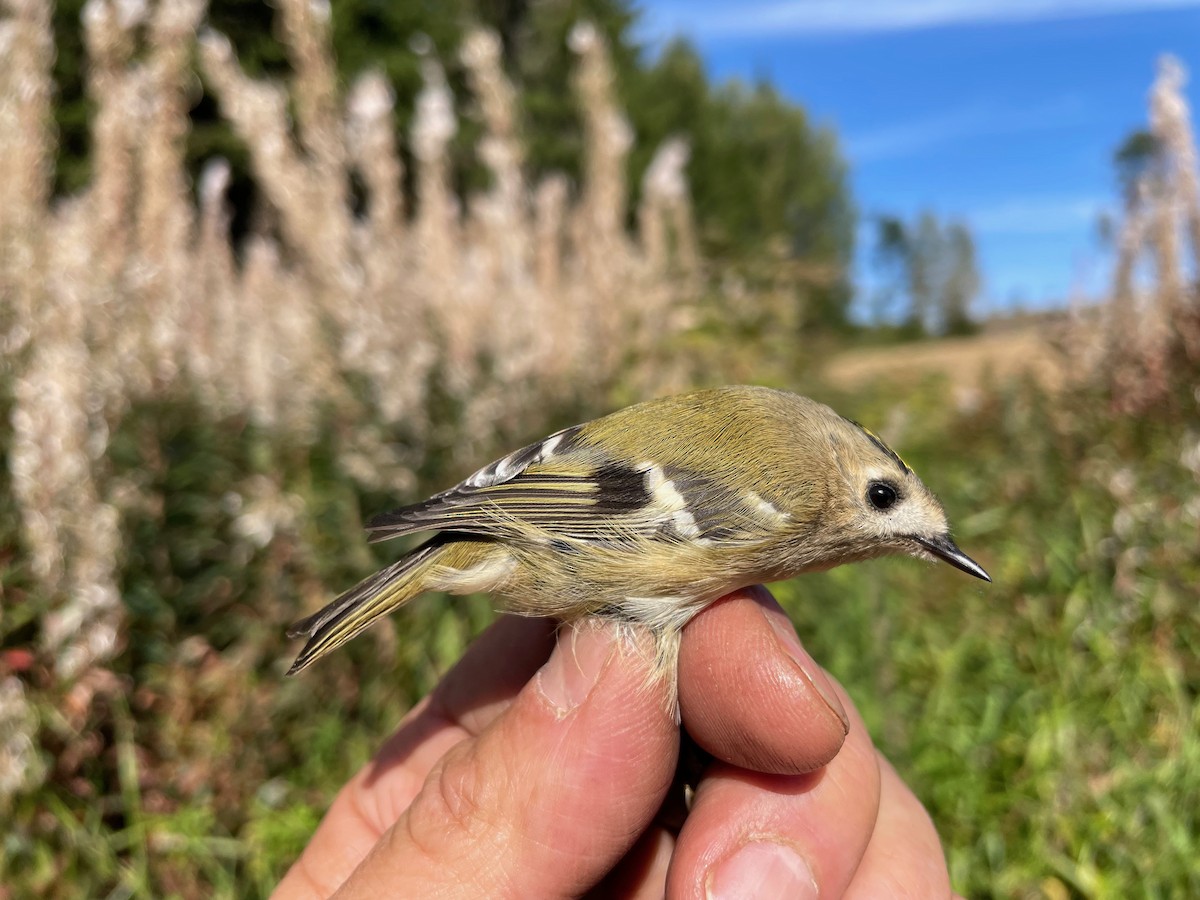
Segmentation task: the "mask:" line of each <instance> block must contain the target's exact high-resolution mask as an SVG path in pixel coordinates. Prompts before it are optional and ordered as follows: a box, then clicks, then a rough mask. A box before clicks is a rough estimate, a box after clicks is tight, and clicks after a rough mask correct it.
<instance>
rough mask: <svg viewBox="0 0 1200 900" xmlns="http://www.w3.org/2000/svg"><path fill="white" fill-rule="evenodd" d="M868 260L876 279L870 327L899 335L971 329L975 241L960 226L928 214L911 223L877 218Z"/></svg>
mask: <svg viewBox="0 0 1200 900" xmlns="http://www.w3.org/2000/svg"><path fill="white" fill-rule="evenodd" d="M872 257H873V258H872V262H873V264H874V267H875V271H876V274H877V277H878V278H879V286H878V287H877V288H876V290H875V297H874V298H873V299H872V302H871V310H870V314H871V319H872V324H873V325H876V326H880V327H883V328H885V329H894V330H895V331H896V332H897V333H898V334H899V335H900V336H902V337H920V336H921V335H923V334H938V335H964V334H971V333H973V332H974V331H976V330H977V329H976V325H975V323H974V321H973V320H972V318H971V304H972V303H973V302H974V301H975V300H976V298H977V297H978V295H979V291H980V287H981V277H980V274H979V266H978V263H977V261H976V254H975V238H974V237H973V236H972V235H971V231H970V229H969V228H967V226H966V225H965V224H963V223H962V222H948V223H943V222H941V221H939V220H938V218H937V216H936V215H934V214H933V213H932V212H930V211H928V210H926V211H924V212H922V213H921V214H920V215H919V216H918V217H917V218H916V220H915V221H913V222H911V223H908V222H904V221H903V220H901V219H899V218H897V217H895V216H890V215H885V216H879V217H877V218H876V219H875V249H874V252H873V255H872Z"/></svg>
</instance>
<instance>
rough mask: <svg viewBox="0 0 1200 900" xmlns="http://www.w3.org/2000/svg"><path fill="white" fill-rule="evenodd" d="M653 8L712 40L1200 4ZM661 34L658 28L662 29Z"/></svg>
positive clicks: (1069, 1) (805, 1) (899, 0)
mask: <svg viewBox="0 0 1200 900" xmlns="http://www.w3.org/2000/svg"><path fill="white" fill-rule="evenodd" d="M654 7H655V4H648V5H647V7H646V11H647V13H648V14H649V16H650V18H651V19H652V20H654V21H656V22H657V23H659V24H660V25H662V26H665V28H663V29H662V30H664V31H668V32H670V31H683V32H687V33H690V34H695V35H701V36H703V37H707V38H719V37H738V36H741V37H745V36H758V37H769V36H777V35H781V34H791V35H800V34H809V35H819V34H855V33H857V34H862V33H868V32H880V31H910V30H914V29H919V28H937V27H941V26H947V25H972V24H987V23H1002V22H1008V23H1016V22H1038V21H1045V20H1053V19H1072V18H1091V17H1094V16H1103V15H1113V14H1117V13H1130V12H1152V11H1155V10H1167V9H1186V8H1192V7H1200V0H775V2H766V3H761V2H760V3H751V4H748V5H735V8H733V9H730V8H729V6H727V5H726V4H724V3H722V4H721V5H720V7H719V8H718V9H713V8H708V9H704V8H698V7H700V4H688V5H686V6H678V5H676V4H673V3H672V4H663V5H662V6H659V7H658V8H657V9H655V8H654ZM656 30H658V29H656Z"/></svg>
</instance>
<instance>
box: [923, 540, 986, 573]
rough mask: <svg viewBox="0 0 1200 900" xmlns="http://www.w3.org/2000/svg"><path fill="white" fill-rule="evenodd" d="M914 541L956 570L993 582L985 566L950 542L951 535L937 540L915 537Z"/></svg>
mask: <svg viewBox="0 0 1200 900" xmlns="http://www.w3.org/2000/svg"><path fill="white" fill-rule="evenodd" d="M913 540H914V541H916V542H917V543H918V544H920V545H921V546H922V547H924V548H925V549H926V550H928V551H929V552H930V553H932V554H933V555H934V556H936V557H937V558H938V559H942V560H945V561H946V562H948V563H950V565H952V566H954V568H956V569H962V570H963V571H964V572H966V573H967V574H968V575H974V576H975V577H976V578H982V579H983V580H984V581H991V580H992V576H990V575H989V574H988V573H987V572H985V571H984V569H983V566H981V565H980V564H979V563H977V562H975V560H973V559H971V557H969V556H967V554H965V553H963V552H962V551H961V550H959V549H958V545H957V544H956V543H954V541H952V540H950V537H949V535H944V536H942V537H935V538H928V537H917V536H914V537H913Z"/></svg>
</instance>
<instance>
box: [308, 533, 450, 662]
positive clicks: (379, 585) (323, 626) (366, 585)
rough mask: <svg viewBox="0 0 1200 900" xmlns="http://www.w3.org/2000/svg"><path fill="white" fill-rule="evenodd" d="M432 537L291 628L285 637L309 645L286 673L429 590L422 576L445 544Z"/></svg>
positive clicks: (314, 660) (343, 641)
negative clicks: (306, 637)
mask: <svg viewBox="0 0 1200 900" xmlns="http://www.w3.org/2000/svg"><path fill="white" fill-rule="evenodd" d="M440 538H441V536H440V535H439V536H438V537H435V538H433V539H431V540H429V541H427V542H426V543H424V544H422V545H421V546H420V547H418V548H417V549H415V550H413V551H412V552H411V553H409V554H407V555H406V556H404V557H402V558H401V559H399V560H397V561H396V562H394V563H392V564H391V565H390V566H387V567H386V568H383V569H380V570H379V571H378V572H376V573H375V574H374V575H371V576H370V577H368V578H364V579H363V580H362V581H360V582H359V583H358V584H356V585H355V586H354V587H352V588H350V590H348V591H346V592H345V593H344V594H342V595H341V596H340V597H338V598H337V599H336V600H334V601H333V602H331V603H330V604H329V605H328V606H325V607H324V608H322V609H321V610H319V611H318V612H316V613H314V614H313V615H311V616H308V617H307V618H304V619H301V620H300V621H299V622H296V623H295V624H294V625H292V626H291V627H290V628H289V629H288V631H287V634H288V637H290V638H299V637H304V636H306V635H307V636H308V643H306V644H305V645H304V649H303V650H301V651H300V655H299V656H297V657H296V661H295V662H294V663H292V667H291V668H290V669H288V674H289V675H295V674H296V673H297V672H300V671H302V670H303V669H306V668H308V666H310V665H312V663H314V662H316V661H317V660H318V659H320V658H321V657H322V656H324V655H325V654H326V653H329V652H331V651H333V650H336V649H337V648H338V647H340V646H342V645H343V644H345V643H346V642H347V641H349V640H351V639H352V638H354V637H357V636H358V635H359V634H360V633H361V632H362V631H363V630H364V629H366V628H367V627H368V626H370V625H372V624H373V623H374V622H375V621H376V620H378V619H379V618H381V617H382V616H386V615H387V614H388V613H390V612H392V610H394V609H397V608H398V607H400V606H403V605H404V604H405V603H407V602H408V601H409V600H411V599H413V598H414V597H416V596H417V595H418V594H422V593H424V592H425V591H426V590H427V589H428V588H427V587H426V585H425V578H424V576H425V573H426V572H427V571H428V570H429V567H430V566H431V565H433V564H434V563H435V561H436V559H437V557H438V556H439V555H440V553H441V551H442V550H443V549H444V548H445V546H446V544H445V542H444V541H443V540H441V539H440Z"/></svg>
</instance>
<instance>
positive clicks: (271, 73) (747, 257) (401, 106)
mask: <svg viewBox="0 0 1200 900" xmlns="http://www.w3.org/2000/svg"><path fill="white" fill-rule="evenodd" d="M83 5H84V0H62V2H60V3H58V4H57V6H56V7H55V12H54V30H55V41H56V46H57V51H58V53H57V58H56V62H55V70H54V74H55V80H56V83H57V84H58V91H59V93H58V102H57V105H56V119H57V126H58V131H59V135H60V152H59V156H58V160H57V167H58V177H57V185H58V189H59V190H60V191H77V190H79V189H81V188H83V187H84V186H85V185H86V184H87V182H88V178H89V177H90V168H89V162H88V158H87V154H88V147H89V142H90V138H89V134H88V128H89V116H90V112H91V104H90V102H89V101H88V100H87V98H86V91H85V78H86V72H85V65H86V59H85V54H84V50H83V42H82V37H81V28H80V25H79V21H80V15H81V12H82V9H83ZM331 8H332V13H333V15H332V20H331V22H332V34H331V37H332V44H333V51H334V56H335V59H336V62H337V66H338V73H339V76H340V78H341V79H342V81H343V82H344V83H345V84H348V83H349V82H350V81H351V80H352V79H353V78H354V77H355V76H357V75H358V74H360V73H361V72H363V71H364V70H367V69H376V70H379V71H382V72H383V73H384V75H385V76H386V78H387V80H388V81H389V82H390V83H391V84H392V86H393V89H394V91H395V94H396V105H395V110H396V112H395V124H396V129H397V132H398V133H399V134H401V135H407V134H409V129H410V126H411V124H412V115H413V110H414V108H415V102H416V97H417V94H418V93H419V91H420V90H421V87H422V81H421V66H420V60H421V58H420V55H419V54H418V52H417V48H418V47H423V48H425V49H427V50H429V51H431V52H432V53H433V54H435V55H436V57H437V58H438V59H439V60H440V61H441V62H442V63H443V65H444V66H445V68H446V72H447V78H448V82H449V84H450V87H451V88H452V90H453V91H454V93H455V95H456V96H457V97H458V98H459V100H460V101H461V102H462V105H461V108H464V109H470V106H471V102H472V99H471V96H470V92H469V90H468V89H467V85H466V79H465V73H464V70H463V67H462V65H461V64H460V63H459V61H458V49H459V45H460V43H461V40H462V37H463V35H464V34H465V32H466V30H467V28H469V27H472V26H475V25H479V24H482V25H484V26H486V27H489V28H492V29H494V30H496V31H497V32H498V33H499V34H500V35H501V36H502V39H503V46H504V50H505V64H506V67H507V69H508V71H509V74H510V75H511V77H513V79H514V80H515V82H516V84H517V85H518V86H519V88H520V92H519V96H520V98H521V104H522V111H523V114H524V121H523V132H524V133H523V143H524V144H525V146H526V147H527V148H528V160H527V162H528V168H529V175H530V177H531V180H532V181H533V182H536V181H537V180H538V179H540V178H541V177H543V176H545V175H546V174H548V173H550V172H565V173H567V174H568V175H569V176H572V177H575V178H577V177H578V175H579V172H580V166H581V162H582V157H583V146H582V129H581V128H580V121H579V119H580V116H579V110H578V106H577V101H576V98H575V96H574V93H573V92H572V91H571V90H570V88H569V85H570V83H571V78H572V75H573V72H574V71H575V67H576V62H577V59H576V57H575V54H574V53H572V51H571V50H570V49H569V48H568V46H567V37H568V35H569V33H570V31H571V29H572V28H573V27H574V26H575V25H576V24H577V23H578V22H581V21H589V22H591V23H593V24H594V25H595V26H596V27H597V29H598V30H599V31H600V33H601V34H603V35H604V36H605V39H606V40H607V42H608V44H609V49H610V54H611V57H612V65H613V69H614V72H615V76H616V81H617V84H616V87H617V94H618V98H619V100H620V102H621V104H622V106H623V107H624V108H625V109H626V110H627V111H628V113H627V114H628V116H629V118H630V122H631V125H632V126H633V129H634V132H635V135H636V143H635V146H634V148H633V151H632V153H631V155H630V159H629V176H630V184H631V185H633V190H632V192H631V193H632V199H633V200H634V201H636V199H637V195H638V185H639V184H640V181H641V177H642V175H643V174H644V172H645V170H646V167H647V166H648V165H649V163H650V160H651V159H652V157H653V154H654V153H655V151H656V150H657V148H658V147H659V145H660V144H661V143H662V142H663V141H664V140H665V139H667V138H669V137H672V136H674V135H683V136H685V137H686V138H687V139H688V140H689V142H690V144H691V148H692V159H691V163H690V165H689V168H688V177H689V182H690V184H691V186H692V190H693V194H694V197H693V203H694V208H695V213H696V217H697V224H698V228H697V231H698V237H699V239H700V244H701V250H702V252H703V253H704V254H705V256H706V257H707V258H709V259H712V260H715V261H716V262H717V263H718V264H720V265H721V266H722V267H726V268H728V267H730V266H733V267H736V268H737V269H738V271H739V273H740V275H741V277H743V278H744V279H746V280H747V282H748V283H749V284H750V285H751V287H755V288H758V287H762V286H763V285H762V279H763V278H764V276H763V274H762V272H763V270H764V268H769V269H771V270H772V271H777V270H778V269H779V266H778V265H776V263H777V262H778V261H779V260H784V261H786V262H789V263H795V264H797V265H799V270H798V271H799V274H798V275H793V276H790V277H789V278H788V279H787V280H786V284H785V285H784V290H785V291H786V292H787V294H788V297H789V300H788V303H789V304H790V305H791V306H792V307H794V309H792V310H790V311H788V312H787V313H786V315H784V316H783V318H784V319H785V320H786V323H785V324H786V328H787V330H788V331H789V333H792V334H794V332H795V330H796V328H798V327H800V326H804V325H807V326H816V327H818V328H825V329H834V330H837V329H841V328H843V327H844V326H845V325H846V319H847V310H848V304H849V300H850V290H849V287H848V284H847V282H846V272H847V270H848V266H849V262H850V259H851V255H852V249H853V248H852V241H853V234H854V212H853V208H852V204H851V201H850V197H849V189H848V186H847V183H846V171H845V164H844V162H843V160H842V158H841V155H840V152H839V150H838V148H837V144H836V140H835V138H834V136H833V134H832V133H831V132H829V131H827V130H824V129H819V128H816V127H814V126H813V125H812V123H810V122H809V120H808V117H807V116H806V114H805V112H804V110H803V109H802V108H801V107H799V106H798V105H796V104H795V103H793V102H791V101H788V100H785V99H784V98H783V97H781V96H780V95H779V94H778V93H777V92H776V91H775V90H774V89H773V88H772V87H771V86H770V85H768V84H765V83H764V84H756V85H754V86H752V87H751V86H746V85H742V84H738V83H730V84H725V85H721V86H714V85H711V84H710V83H709V81H708V77H707V75H706V73H705V71H704V67H703V65H702V63H701V61H700V59H699V57H698V56H697V54H696V51H695V50H694V49H693V48H692V47H691V46H690V45H688V44H687V43H686V42H682V41H677V42H675V43H673V44H671V45H670V46H668V47H667V48H666V49H665V50H664V51H663V52H662V53H661V54H659V56H658V57H657V58H656V59H653V60H651V59H649V58H648V56H647V54H646V53H645V52H644V50H643V48H642V47H640V46H639V45H638V44H637V42H636V41H635V39H634V37H633V33H634V28H635V25H636V23H637V12H636V11H635V8H634V7H633V5H632V4H631V3H630V2H628V0H555V2H541V3H530V2H528V0H453V2H443V3H438V4H429V3H418V2H381V0H332V3H331ZM206 24H207V25H209V26H211V27H213V28H215V29H217V30H218V31H220V32H222V33H223V34H225V35H227V36H228V37H229V38H230V40H231V41H232V43H233V46H234V48H235V50H236V53H237V56H238V59H239V62H240V64H241V65H242V67H243V68H244V69H245V70H246V71H247V73H248V74H250V75H251V76H253V77H269V78H276V79H286V78H287V77H288V74H289V71H290V69H289V59H288V52H287V48H286V45H285V44H284V42H283V41H282V40H281V39H280V36H279V34H278V28H277V23H276V20H275V13H274V11H273V10H272V9H271V7H270V5H269V4H266V3H263V2H262V0H211V2H210V4H209V10H208V15H207V19H206ZM193 102H194V105H193V107H192V109H191V112H190V118H191V125H192V128H191V132H190V133H189V136H188V146H187V162H188V168H189V171H190V173H191V174H192V176H193V178H194V177H195V176H196V175H197V174H198V173H199V171H200V169H201V167H202V165H203V164H204V162H205V161H207V160H209V159H212V158H213V157H216V156H221V157H225V158H226V159H228V160H229V161H230V162H231V164H232V182H231V186H230V189H229V199H230V201H231V203H232V205H233V208H234V230H235V233H239V234H240V233H242V232H243V231H244V230H245V228H246V227H248V225H249V223H250V221H251V217H252V214H253V213H254V210H255V206H256V205H257V204H258V203H259V202H260V195H259V192H258V188H257V186H256V184H255V183H254V180H253V178H252V177H251V175H250V167H249V160H248V155H247V152H246V149H245V147H244V146H243V145H242V143H241V142H240V141H239V140H238V139H237V138H236V137H235V136H234V134H233V132H232V130H231V129H230V128H229V126H228V124H227V123H226V122H224V121H223V120H222V119H221V118H220V115H219V111H218V108H217V104H216V101H215V98H214V97H213V96H212V95H211V94H210V93H209V92H208V91H207V90H206V89H205V87H204V85H203V84H202V83H201V82H199V81H198V82H197V85H196V92H195V96H194V98H193ZM478 136H479V125H478V123H477V122H476V121H475V119H474V118H473V117H472V116H471V115H464V116H462V117H461V120H460V123H459V130H458V133H457V134H456V136H455V138H454V141H453V144H452V154H453V165H452V172H453V175H454V178H455V179H456V183H457V186H458V188H459V189H460V191H461V192H464V193H466V192H469V191H471V190H473V189H477V188H480V187H482V186H483V184H484V182H485V180H486V178H487V175H486V173H485V172H484V170H483V169H482V167H480V166H479V164H478V162H477V160H476V157H475V147H476V142H477V138H478ZM401 146H402V149H403V152H404V153H405V155H406V156H407V154H408V147H407V144H406V143H405V142H404V141H402V142H401ZM406 162H407V163H411V159H409V158H406ZM406 168H407V171H408V172H409V173H411V171H412V166H411V164H409V165H408V166H407V167H406ZM409 187H411V185H409ZM632 208H633V207H631V216H630V224H632ZM763 261H768V262H770V263H771V265H770V266H767V267H764V266H763V265H762V263H763ZM772 277H773V278H774V276H772ZM778 326H779V323H778V322H777V321H773V323H772V327H774V328H778Z"/></svg>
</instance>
